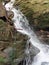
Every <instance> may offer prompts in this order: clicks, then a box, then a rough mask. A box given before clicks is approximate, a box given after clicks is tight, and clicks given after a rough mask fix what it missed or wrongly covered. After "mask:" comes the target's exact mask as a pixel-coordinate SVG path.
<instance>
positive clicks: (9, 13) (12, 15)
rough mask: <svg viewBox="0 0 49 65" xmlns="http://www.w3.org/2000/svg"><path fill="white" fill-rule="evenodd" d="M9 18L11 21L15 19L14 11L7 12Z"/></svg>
mask: <svg viewBox="0 0 49 65" xmlns="http://www.w3.org/2000/svg"><path fill="white" fill-rule="evenodd" d="M7 16H8V18H9V19H12V18H13V17H14V13H13V12H12V11H7Z"/></svg>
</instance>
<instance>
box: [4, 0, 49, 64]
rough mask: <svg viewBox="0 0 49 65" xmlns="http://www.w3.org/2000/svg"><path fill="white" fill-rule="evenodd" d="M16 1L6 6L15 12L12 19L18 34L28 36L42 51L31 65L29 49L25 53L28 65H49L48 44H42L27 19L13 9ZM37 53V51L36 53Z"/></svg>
mask: <svg viewBox="0 0 49 65" xmlns="http://www.w3.org/2000/svg"><path fill="white" fill-rule="evenodd" d="M14 2H15V0H11V1H10V2H9V3H7V4H6V5H5V8H6V10H8V11H12V12H14V17H13V18H12V20H13V23H14V27H15V28H16V29H17V31H18V32H20V33H22V34H26V35H27V36H28V37H29V38H30V39H29V41H28V42H30V43H31V44H32V45H33V46H34V47H36V48H37V49H39V50H40V52H39V53H38V54H36V56H34V58H33V61H32V62H31V64H29V62H30V61H31V60H30V49H29V48H28V47H27V49H26V51H25V53H26V54H28V59H27V58H25V59H26V61H27V62H26V65H49V46H48V45H46V44H42V43H41V42H40V41H39V40H38V38H37V36H36V34H35V33H34V32H33V31H32V30H31V28H30V26H29V23H28V20H27V19H26V17H25V16H24V15H23V14H22V12H20V10H19V9H16V8H14V7H13V4H14ZM35 52H37V51H35Z"/></svg>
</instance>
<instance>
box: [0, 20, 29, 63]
mask: <svg viewBox="0 0 49 65" xmlns="http://www.w3.org/2000/svg"><path fill="white" fill-rule="evenodd" d="M27 39H28V37H27V36H26V35H22V34H21V33H19V32H17V31H16V30H15V29H14V27H12V26H10V25H9V24H8V23H6V22H4V21H3V20H0V51H1V52H2V53H3V57H5V58H6V59H7V60H8V58H9V59H10V61H11V57H12V59H13V60H14V59H19V60H20V61H21V60H22V59H23V58H24V56H25V53H24V51H25V48H26V43H27ZM11 49H12V50H13V49H15V51H12V50H11ZM7 51H8V52H7ZM13 53H14V54H13ZM5 55H6V56H5ZM20 58H21V59H20ZM13 60H12V61H13ZM10 61H9V62H10ZM20 61H19V62H20ZM19 62H18V63H19Z"/></svg>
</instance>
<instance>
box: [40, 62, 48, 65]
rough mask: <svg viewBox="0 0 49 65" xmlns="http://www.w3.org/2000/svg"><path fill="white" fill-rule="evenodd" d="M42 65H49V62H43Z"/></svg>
mask: <svg viewBox="0 0 49 65" xmlns="http://www.w3.org/2000/svg"><path fill="white" fill-rule="evenodd" d="M41 65H49V62H42V64H41Z"/></svg>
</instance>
